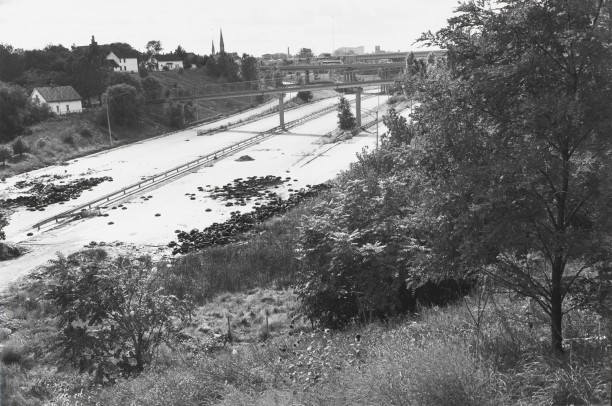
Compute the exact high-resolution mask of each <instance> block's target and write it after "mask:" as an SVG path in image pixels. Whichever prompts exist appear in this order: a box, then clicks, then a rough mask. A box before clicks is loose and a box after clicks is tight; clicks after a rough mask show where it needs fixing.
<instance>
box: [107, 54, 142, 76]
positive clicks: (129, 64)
mask: <svg viewBox="0 0 612 406" xmlns="http://www.w3.org/2000/svg"><path fill="white" fill-rule="evenodd" d="M106 60H107V61H112V62H114V63H112V62H111V66H112V67H113V70H114V71H115V72H130V73H136V72H138V53H137V52H129V51H126V50H123V49H115V50H111V51H110V52H109V53H108V55H106Z"/></svg>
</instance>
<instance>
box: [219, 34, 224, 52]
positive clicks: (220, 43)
mask: <svg viewBox="0 0 612 406" xmlns="http://www.w3.org/2000/svg"><path fill="white" fill-rule="evenodd" d="M219 32H220V33H221V38H220V39H219V53H222V54H223V53H225V44H224V43H223V30H221V29H220V30H219Z"/></svg>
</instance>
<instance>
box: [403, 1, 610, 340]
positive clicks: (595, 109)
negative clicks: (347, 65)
mask: <svg viewBox="0 0 612 406" xmlns="http://www.w3.org/2000/svg"><path fill="white" fill-rule="evenodd" d="M458 11H459V13H460V14H459V15H458V16H456V17H454V18H451V19H450V20H449V25H448V26H447V27H446V28H444V29H442V30H440V31H439V32H438V33H436V34H431V33H430V34H427V35H425V36H424V37H423V40H425V41H426V42H429V43H430V44H434V45H437V46H439V47H441V48H445V49H447V50H448V54H447V57H448V69H449V70H448V72H446V73H444V72H438V74H437V77H436V78H435V80H434V79H433V78H432V79H427V80H426V81H425V85H424V86H425V88H424V90H425V91H424V92H420V93H421V106H420V107H419V109H418V111H417V113H416V116H415V119H416V122H417V123H416V126H417V128H419V129H420V136H421V137H422V139H423V142H425V144H426V145H425V146H424V156H423V157H422V158H421V162H422V165H423V168H424V173H425V176H426V177H427V178H428V179H429V181H430V187H435V190H436V193H431V195H430V199H429V201H428V202H427V205H426V206H427V209H426V210H427V212H428V213H429V216H428V218H429V219H430V220H429V221H430V224H429V227H430V229H431V230H435V232H434V233H432V236H431V237H432V246H433V252H434V253H435V255H433V256H432V258H435V259H436V261H439V263H443V264H444V265H445V266H446V267H451V268H455V269H479V270H481V271H482V272H485V273H487V274H489V275H492V276H493V277H495V278H496V279H497V280H498V281H499V282H500V283H502V284H504V285H505V286H507V287H509V288H511V289H513V290H515V291H516V292H518V293H519V294H521V295H523V296H526V297H529V298H531V299H532V300H533V301H535V302H536V303H538V304H539V306H540V307H541V308H542V309H543V310H544V311H545V312H546V313H547V314H548V315H549V317H550V320H551V321H550V327H551V343H552V346H553V348H554V349H555V350H556V351H558V352H562V351H563V347H562V342H563V335H562V326H563V315H564V313H565V312H567V311H568V310H569V308H571V306H572V305H576V303H570V304H567V305H565V306H564V303H565V302H566V299H568V297H570V296H571V292H572V288H573V286H575V284H576V283H577V282H579V281H581V280H583V279H589V278H592V277H594V275H596V274H597V270H598V268H599V267H601V266H603V265H602V264H603V261H604V260H605V259H606V258H610V257H609V255H610V246H609V244H607V243H602V241H609V237H610V229H611V226H612V224H611V221H612V213H611V208H612V197H611V188H610V178H609V174H610V170H611V169H612V163H611V157H612V154H611V151H612V138H611V137H610V136H609V134H610V133H611V132H612V108H611V106H612V71H611V67H612V46H611V45H612V42H611V38H612V36H611V32H610V28H611V26H610V21H611V19H610V17H611V15H610V5H609V4H604V2H603V1H600V0H563V1H561V0H549V1H534V2H525V1H521V0H508V1H505V2H504V6H502V7H500V8H497V9H495V8H494V7H493V6H492V5H491V4H489V2H483V1H481V2H471V3H468V4H464V5H461V6H460V7H459V9H458Z"/></svg>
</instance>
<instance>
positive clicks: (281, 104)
mask: <svg viewBox="0 0 612 406" xmlns="http://www.w3.org/2000/svg"><path fill="white" fill-rule="evenodd" d="M278 115H279V117H280V126H281V128H282V129H283V130H284V129H285V93H281V94H279V95H278Z"/></svg>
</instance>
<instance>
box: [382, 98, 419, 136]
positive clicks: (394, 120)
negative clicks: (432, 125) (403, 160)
mask: <svg viewBox="0 0 612 406" xmlns="http://www.w3.org/2000/svg"><path fill="white" fill-rule="evenodd" d="M383 123H384V124H385V126H386V127H387V129H388V130H389V132H388V133H385V134H383V135H382V140H383V142H385V141H387V142H389V143H390V144H391V145H402V144H407V145H409V144H410V142H411V141H412V138H413V137H414V130H413V129H412V128H411V126H409V125H408V122H407V120H406V117H403V116H401V115H399V114H398V113H397V111H396V110H395V109H394V108H393V107H392V108H390V109H389V112H388V113H387V114H386V115H385V116H383Z"/></svg>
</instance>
